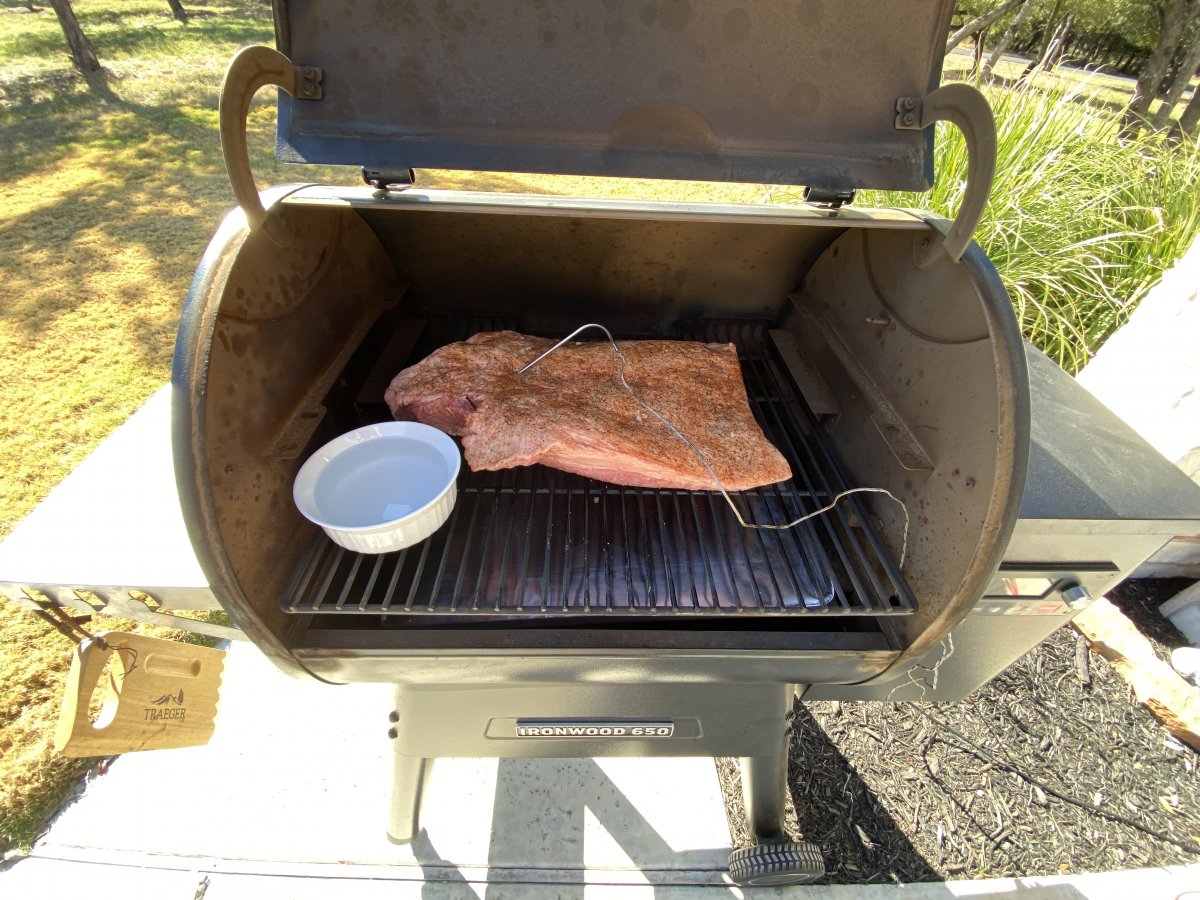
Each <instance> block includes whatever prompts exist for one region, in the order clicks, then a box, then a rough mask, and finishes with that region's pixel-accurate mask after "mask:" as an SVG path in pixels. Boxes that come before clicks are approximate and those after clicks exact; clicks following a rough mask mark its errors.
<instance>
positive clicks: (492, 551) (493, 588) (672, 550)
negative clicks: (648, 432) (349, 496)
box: [281, 317, 916, 617]
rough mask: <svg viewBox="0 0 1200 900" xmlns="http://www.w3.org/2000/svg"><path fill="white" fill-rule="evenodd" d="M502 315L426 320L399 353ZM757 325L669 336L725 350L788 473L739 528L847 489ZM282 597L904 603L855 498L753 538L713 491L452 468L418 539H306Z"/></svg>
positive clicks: (439, 610)
mask: <svg viewBox="0 0 1200 900" xmlns="http://www.w3.org/2000/svg"><path fill="white" fill-rule="evenodd" d="M505 324H506V323H499V322H493V321H487V322H480V321H478V320H469V319H468V320H464V319H462V318H458V317H453V318H452V317H447V318H446V319H445V320H444V321H443V320H439V319H433V320H431V321H430V323H429V325H428V326H427V328H426V331H425V333H424V335H423V336H422V341H421V343H420V344H419V346H418V348H417V350H416V351H415V353H414V359H420V358H422V357H423V356H424V355H425V354H426V353H428V352H429V351H430V350H432V349H434V348H435V347H437V346H440V345H442V344H444V343H447V342H448V341H451V340H461V339H463V338H465V337H467V336H468V335H469V334H470V333H472V332H474V331H476V330H482V328H484V327H486V328H489V329H490V328H499V327H504V325H505ZM472 326H474V327H472ZM769 327H770V326H769V325H768V324H767V323H761V322H711V321H710V322H705V323H703V324H701V325H698V326H693V327H690V328H687V329H683V333H682V334H680V335H678V336H680V337H685V338H687V339H693V340H706V341H732V342H733V343H735V344H736V345H737V347H738V350H739V356H740V359H741V364H742V372H743V376H744V378H745V383H746V391H747V394H748V395H749V398H750V405H751V407H752V409H753V410H754V414H755V416H756V418H757V419H758V421H759V424H760V425H761V426H762V428H763V431H764V432H765V433H766V435H767V438H768V439H769V440H770V441H771V442H772V443H773V444H774V445H775V446H776V447H777V448H779V450H780V451H781V452H782V453H783V455H784V456H785V457H786V458H787V460H788V462H789V463H790V464H791V467H792V471H793V473H794V477H793V479H792V480H791V481H790V482H784V483H781V484H778V485H773V486H769V487H766V488H760V489H757V490H752V491H744V492H741V493H740V494H736V495H734V496H735V499H736V500H737V501H738V502H739V503H740V504H741V505H742V509H743V515H745V516H746V517H747V521H753V522H788V521H791V520H793V519H795V518H798V517H799V516H800V515H802V514H804V513H806V512H811V511H813V510H815V509H818V508H819V507H821V506H824V505H825V504H827V503H828V502H829V499H830V498H831V497H833V496H834V495H836V494H837V493H838V492H839V491H841V490H844V489H845V488H847V487H849V486H850V485H848V484H846V482H845V475H844V473H843V472H842V470H841V467H840V465H839V464H838V462H837V460H836V458H835V456H834V454H833V452H832V448H831V447H830V445H829V443H828V441H827V440H826V439H825V437H824V435H823V433H822V430H821V427H820V425H819V424H818V421H817V419H816V417H815V416H814V415H813V413H812V412H811V410H809V408H808V406H807V405H806V404H805V402H804V401H803V399H802V398H801V396H800V394H799V392H798V391H797V390H796V388H795V386H794V384H793V383H792V381H791V379H790V377H789V376H788V375H787V374H786V369H784V368H783V367H782V366H781V365H780V363H779V361H778V360H777V358H776V356H775V354H774V352H773V351H772V350H771V346H770V341H769V337H768V328H769ZM281 606H282V608H283V609H284V610H285V611H286V612H290V613H318V612H320V613H326V612H329V613H350V614H353V613H358V614H369V615H380V614H383V615H411V614H423V615H434V616H452V617H460V616H463V615H468V616H480V615H486V616H490V617H495V616H497V615H499V616H503V617H508V616H511V615H521V616H539V617H541V616H562V615H564V614H566V615H573V614H580V613H594V612H611V613H616V614H620V615H622V616H631V615H632V616H642V615H653V614H658V613H676V614H690V615H700V614H713V613H719V612H737V611H745V612H752V613H754V614H768V615H770V614H785V615H793V614H805V615H808V614H824V615H829V614H835V615H836V614H842V615H897V614H907V613H911V612H913V610H915V608H916V601H915V600H914V599H913V597H912V594H911V592H910V590H909V588H908V586H907V585H906V584H905V583H904V579H903V577H902V576H901V575H900V573H899V571H898V569H897V567H896V565H895V563H894V562H893V560H892V559H891V556H890V555H889V553H888V551H887V550H886V548H885V547H884V545H883V542H882V541H881V540H880V538H879V536H878V533H877V532H876V530H875V528H874V526H873V525H872V522H871V518H870V517H869V516H868V515H866V514H865V512H864V507H863V506H862V505H861V503H860V502H859V497H857V496H851V497H847V498H846V499H844V500H843V501H842V502H841V503H839V504H838V506H837V507H835V509H834V510H833V511H832V512H830V513H827V514H825V515H822V516H818V517H816V518H815V519H812V520H810V521H809V522H806V523H804V524H802V525H800V526H798V527H796V528H792V529H789V530H788V531H760V530H749V529H743V528H741V527H739V526H738V524H737V522H736V520H735V519H734V518H733V516H732V514H731V512H730V510H729V508H728V507H727V506H726V505H725V501H724V499H723V498H722V497H721V495H720V494H719V493H717V492H715V491H714V492H694V491H675V490H660V489H646V488H630V487H620V486H617V485H611V484H606V483H604V482H599V481H594V480H592V479H589V478H584V477H582V476H578V475H571V474H568V473H565V472H558V471H556V470H553V469H549V468H545V467H543V466H528V467H522V468H518V469H509V470H505V471H501V472H471V471H469V470H468V468H467V466H465V465H464V466H463V471H462V474H461V475H460V478H459V484H458V500H457V502H456V504H455V506H454V510H453V511H452V512H451V515H450V518H449V520H448V521H447V523H446V524H445V525H444V526H443V527H442V528H441V529H440V530H439V531H438V532H437V533H436V534H434V535H433V536H432V537H431V538H429V539H428V540H426V541H424V542H422V543H421V544H418V545H417V546H414V547H410V548H408V549H406V550H401V551H399V552H397V553H390V554H383V555H377V556H367V555H363V554H358V553H353V552H351V551H347V550H343V549H342V548H340V547H338V546H336V545H335V544H334V543H333V542H332V541H330V540H329V539H328V538H327V537H326V536H325V535H324V533H318V534H317V535H316V536H315V537H314V539H313V540H312V542H311V544H310V546H309V547H308V549H307V551H306V552H305V554H304V556H303V558H302V560H301V562H300V564H299V566H298V567H297V570H296V572H295V574H294V576H293V577H292V579H291V581H290V584H289V586H288V588H287V590H286V591H285V592H284V595H283V597H282V600H281Z"/></svg>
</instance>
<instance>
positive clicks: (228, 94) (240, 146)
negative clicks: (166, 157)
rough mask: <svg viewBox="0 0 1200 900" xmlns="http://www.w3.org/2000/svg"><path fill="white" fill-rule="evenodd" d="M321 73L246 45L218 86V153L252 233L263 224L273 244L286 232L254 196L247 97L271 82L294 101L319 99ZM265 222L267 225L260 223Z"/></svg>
mask: <svg viewBox="0 0 1200 900" xmlns="http://www.w3.org/2000/svg"><path fill="white" fill-rule="evenodd" d="M321 78H322V72H321V70H320V69H319V68H318V67H316V66H296V65H293V64H292V61H291V60H289V59H288V58H287V57H286V56H284V55H283V54H282V53H280V52H279V51H278V50H274V49H272V48H270V47H244V48H242V49H241V50H239V51H238V52H237V54H236V55H235V56H234V57H233V59H232V60H230V61H229V68H227V69H226V70H225V80H224V82H223V83H222V85H221V103H220V108H219V113H218V118H219V121H220V127H221V154H222V156H224V157H225V171H226V173H227V174H228V175H229V184H230V186H231V187H232V188H233V196H234V198H235V199H236V200H237V203H238V206H240V207H241V208H242V211H243V212H244V213H245V214H246V223H247V224H248V225H249V226H250V230H251V231H257V230H258V229H259V228H263V230H264V231H265V232H266V234H267V236H268V237H270V238H271V240H272V241H274V242H275V243H276V244H279V245H281V246H282V245H283V244H286V243H287V242H288V239H289V238H288V234H287V232H286V230H285V229H284V228H283V226H282V224H281V223H279V222H278V221H277V220H270V219H268V217H267V211H266V209H264V208H263V204H262V199H261V198H260V197H259V195H258V187H257V186H256V185H255V183H254V173H253V172H252V171H251V170H250V156H249V153H248V152H247V150H246V115H247V114H248V113H249V112H250V101H251V100H253V99H254V95H255V94H256V93H258V91H259V90H260V89H261V88H264V87H266V86H267V85H274V86H275V87H277V88H279V89H280V90H282V91H286V92H287V93H288V94H289V95H290V96H292V97H295V98H296V99H298V100H320V99H321V98H322V97H323V96H324V91H323V89H322V87H321ZM264 226H265V227H264Z"/></svg>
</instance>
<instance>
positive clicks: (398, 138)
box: [275, 0, 953, 190]
mask: <svg viewBox="0 0 1200 900" xmlns="http://www.w3.org/2000/svg"><path fill="white" fill-rule="evenodd" d="M952 11H953V2H951V0H919V2H909V3H896V2H895V0H860V2H854V3H842V2H822V0H753V2H746V3H743V4H740V5H739V4H731V3H729V2H728V0H604V2H602V3H601V2H595V0H529V2H525V0H509V2H504V3H486V2H481V0H409V2H405V3H396V4H391V3H386V4H382V3H368V2H367V0H275V18H276V39H277V43H278V46H279V49H280V51H281V52H283V53H284V54H285V55H287V56H288V57H290V58H291V60H292V61H293V62H294V63H295V64H296V65H297V66H301V67H310V66H311V67H317V68H319V69H320V70H321V90H320V91H319V92H317V93H319V94H320V99H317V100H309V99H293V98H292V97H290V96H288V95H287V94H285V93H283V92H280V95H279V136H278V147H277V154H278V156H279V158H280V159H281V160H284V161H288V162H307V163H329V164H343V165H356V166H358V165H361V166H365V167H367V168H371V169H379V170H382V171H386V172H397V171H401V170H405V169H408V168H421V167H426V168H459V169H481V170H490V171H521V172H530V171H532V172H548V173H562V174H586V175H609V176H629V177H648V178H677V179H698V180H718V181H744V182H758V183H771V184H805V185H810V186H815V187H819V188H827V189H836V190H845V189H851V188H866V187H871V188H885V189H895V190H926V189H928V188H929V186H930V185H931V183H932V180H933V160H932V149H933V144H932V142H933V129H932V128H926V129H924V130H912V129H905V130H901V129H898V128H897V127H896V120H897V115H896V112H897V105H896V104H897V101H898V100H900V99H901V98H907V97H911V98H921V97H923V96H925V95H926V94H928V93H929V92H930V91H932V90H933V89H934V88H936V87H937V85H938V83H939V80H940V78H941V65H942V55H943V48H944V44H945V39H946V34H947V31H948V27H949V22H950V16H951V13H952Z"/></svg>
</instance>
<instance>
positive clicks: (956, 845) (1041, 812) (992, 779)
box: [718, 582, 1200, 884]
mask: <svg viewBox="0 0 1200 900" xmlns="http://www.w3.org/2000/svg"><path fill="white" fill-rule="evenodd" d="M1182 584H1186V582H1185V583H1182ZM1182 584H1181V585H1177V586H1174V588H1173V590H1174V591H1177V590H1178V589H1179V588H1180V587H1181V586H1182ZM1172 592H1173V591H1172V586H1171V585H1170V584H1169V583H1168V584H1166V585H1163V584H1162V583H1154V582H1143V583H1140V584H1139V583H1133V584H1131V585H1128V586H1126V587H1124V588H1122V589H1121V590H1120V591H1118V592H1113V594H1110V599H1112V600H1113V601H1114V602H1115V603H1117V604H1118V605H1119V606H1121V607H1122V609H1124V610H1125V611H1126V614H1127V615H1130V617H1131V618H1133V619H1134V620H1135V622H1137V623H1138V624H1139V625H1140V626H1142V627H1143V633H1149V636H1150V637H1151V638H1152V640H1154V641H1155V643H1156V646H1157V647H1158V648H1159V650H1160V652H1169V650H1170V648H1172V647H1175V646H1179V645H1181V644H1182V643H1184V642H1183V639H1182V637H1181V636H1180V635H1179V634H1178V633H1177V632H1175V631H1174V629H1173V628H1171V626H1170V624H1169V623H1167V622H1166V621H1165V620H1163V619H1161V617H1159V616H1158V613H1157V604H1158V603H1161V602H1162V601H1163V600H1165V599H1167V598H1169V597H1170V596H1172ZM793 728H794V730H793V739H792V740H793V744H792V753H791V767H790V772H789V782H790V788H791V800H792V804H793V805H794V807H795V812H794V813H792V812H791V811H789V819H790V825H791V828H792V829H793V834H796V833H798V834H800V835H802V836H803V839H805V840H808V841H813V842H815V843H817V844H819V845H820V846H821V848H822V850H823V851H824V855H825V860H826V866H827V868H828V875H827V879H826V880H827V882H828V883H834V884H842V883H862V884H867V883H888V882H914V881H937V880H942V879H948V878H982V877H1005V876H1008V877H1013V876H1021V875H1054V874H1061V873H1066V872H1094V871H1106V870H1113V869H1127V868H1135V867H1139V866H1151V865H1167V864H1179V863H1189V862H1195V861H1197V860H1198V859H1200V772H1198V763H1200V757H1198V756H1197V754H1196V753H1194V752H1193V751H1192V750H1190V749H1188V748H1186V747H1185V746H1183V745H1182V744H1180V743H1178V742H1177V741H1175V739H1174V738H1172V737H1170V736H1169V735H1168V734H1167V732H1166V731H1165V730H1164V729H1163V728H1162V726H1161V725H1160V724H1159V723H1158V722H1157V720H1155V718H1154V717H1153V716H1152V715H1151V714H1150V713H1149V712H1148V711H1147V710H1146V709H1145V707H1143V706H1141V705H1140V704H1138V703H1137V701H1136V700H1135V699H1134V697H1133V693H1132V691H1131V690H1130V688H1129V687H1128V685H1127V684H1126V683H1125V681H1124V680H1122V678H1121V677H1120V676H1119V675H1118V674H1117V673H1116V672H1115V671H1113V670H1112V669H1111V668H1110V667H1109V666H1108V664H1107V663H1106V662H1105V661H1104V660H1103V659H1101V658H1099V657H1098V656H1096V655H1095V654H1091V653H1089V652H1088V651H1087V650H1086V645H1084V644H1083V643H1082V638H1080V637H1078V635H1076V633H1075V632H1074V630H1072V629H1070V628H1064V629H1060V630H1059V631H1058V632H1057V633H1055V635H1053V636H1052V637H1051V638H1050V639H1049V640H1047V641H1046V642H1045V643H1043V644H1042V645H1041V646H1039V647H1038V648H1036V649H1035V650H1033V651H1031V652H1030V653H1028V654H1027V655H1026V656H1024V657H1022V658H1021V659H1020V660H1019V661H1018V662H1017V663H1016V664H1014V665H1013V666H1012V667H1010V668H1009V669H1008V670H1007V671H1005V672H1003V673H1002V674H1001V675H999V676H998V677H997V678H996V679H994V680H993V681H992V682H990V683H989V684H988V685H986V686H985V687H983V688H981V689H980V690H979V691H977V692H976V693H975V694H973V695H972V696H971V697H969V698H968V699H967V700H964V701H963V702H961V703H896V704H887V703H837V702H814V703H806V704H800V703H797V704H796V707H795V710H794V722H793ZM718 771H719V773H720V775H721V780H722V782H723V784H724V786H725V787H726V797H727V800H728V801H729V802H730V805H731V808H730V810H729V812H730V822H731V828H732V830H733V831H734V837H735V840H737V841H739V844H740V845H744V844H745V842H746V835H745V830H744V825H743V822H742V817H741V811H740V802H741V792H740V788H739V787H738V786H737V783H736V776H737V768H736V765H735V764H734V763H733V762H732V761H731V760H721V761H719V762H718Z"/></svg>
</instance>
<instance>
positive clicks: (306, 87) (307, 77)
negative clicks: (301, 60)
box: [296, 66, 325, 100]
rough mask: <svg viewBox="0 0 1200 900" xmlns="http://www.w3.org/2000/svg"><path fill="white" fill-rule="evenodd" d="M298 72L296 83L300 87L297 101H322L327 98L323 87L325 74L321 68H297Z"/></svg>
mask: <svg viewBox="0 0 1200 900" xmlns="http://www.w3.org/2000/svg"><path fill="white" fill-rule="evenodd" d="M296 70H297V72H296V74H297V75H298V76H299V77H298V78H297V79H296V82H297V84H298V85H299V87H300V90H299V92H298V93H297V94H296V99H297V100H320V99H321V98H322V97H324V96H325V90H324V88H322V87H321V78H322V76H323V75H324V73H323V72H322V71H321V69H320V67H319V66H296Z"/></svg>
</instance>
